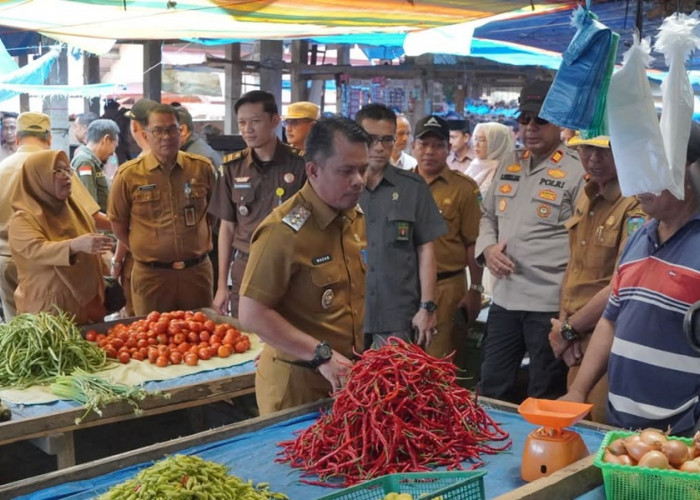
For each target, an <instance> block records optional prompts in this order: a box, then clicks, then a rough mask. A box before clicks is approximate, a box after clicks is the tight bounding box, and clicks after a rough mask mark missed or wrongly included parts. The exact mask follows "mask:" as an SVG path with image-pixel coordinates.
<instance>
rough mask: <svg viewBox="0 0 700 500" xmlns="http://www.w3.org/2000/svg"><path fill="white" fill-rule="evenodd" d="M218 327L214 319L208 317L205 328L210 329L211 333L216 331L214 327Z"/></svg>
mask: <svg viewBox="0 0 700 500" xmlns="http://www.w3.org/2000/svg"><path fill="white" fill-rule="evenodd" d="M215 328H216V323H214V322H213V321H212V320H210V319H208V320H206V321H205V322H204V329H205V330H206V331H208V332H209V333H214V329H215Z"/></svg>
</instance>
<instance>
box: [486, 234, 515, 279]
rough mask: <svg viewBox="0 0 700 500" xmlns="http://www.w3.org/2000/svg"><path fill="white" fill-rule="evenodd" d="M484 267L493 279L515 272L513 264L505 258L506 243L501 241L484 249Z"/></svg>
mask: <svg viewBox="0 0 700 500" xmlns="http://www.w3.org/2000/svg"><path fill="white" fill-rule="evenodd" d="M484 258H485V259H486V267H488V268H489V271H491V274H493V276H494V277H495V278H498V279H501V278H505V277H506V276H508V275H509V274H510V273H512V272H513V271H515V264H514V263H513V261H512V260H510V259H509V258H508V256H506V242H505V241H501V242H500V243H496V244H495V245H489V246H487V247H486V248H485V249H484Z"/></svg>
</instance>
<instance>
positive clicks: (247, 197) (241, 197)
mask: <svg viewBox="0 0 700 500" xmlns="http://www.w3.org/2000/svg"><path fill="white" fill-rule="evenodd" d="M255 188H256V186H255V185H253V183H252V182H240V183H238V182H237V183H235V184H234V185H233V189H232V191H231V193H232V196H231V199H232V201H233V203H234V204H235V205H237V206H241V205H250V204H252V203H253V201H254V200H255Z"/></svg>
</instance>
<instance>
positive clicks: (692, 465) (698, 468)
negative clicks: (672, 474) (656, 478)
mask: <svg viewBox="0 0 700 500" xmlns="http://www.w3.org/2000/svg"><path fill="white" fill-rule="evenodd" d="M680 470H682V471H683V472H692V473H695V474H700V464H699V463H697V462H696V461H694V460H688V461H687V462H683V465H681V467H680Z"/></svg>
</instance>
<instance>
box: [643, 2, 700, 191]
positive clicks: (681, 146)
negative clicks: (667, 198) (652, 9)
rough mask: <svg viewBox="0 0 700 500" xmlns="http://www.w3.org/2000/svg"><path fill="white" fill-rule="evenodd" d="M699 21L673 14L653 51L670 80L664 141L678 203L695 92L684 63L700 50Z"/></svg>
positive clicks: (663, 115)
mask: <svg viewBox="0 0 700 500" xmlns="http://www.w3.org/2000/svg"><path fill="white" fill-rule="evenodd" d="M698 24H699V23H698V19H697V18H694V17H691V16H686V15H685V14H673V15H671V16H669V17H667V18H666V19H664V22H663V23H662V24H661V27H660V28H659V34H658V35H657V37H656V43H655V44H654V49H655V50H656V51H657V52H661V53H662V54H663V55H664V57H665V59H666V65H668V67H669V70H668V76H667V77H666V79H665V80H664V81H663V83H662V84H661V95H662V99H663V107H662V110H663V111H662V112H661V123H660V125H661V137H662V138H663V143H664V147H665V150H666V159H667V161H668V168H669V169H670V183H669V185H668V186H667V189H668V190H669V191H670V192H671V194H673V195H674V196H675V197H676V198H678V199H679V200H682V199H683V197H684V193H685V190H684V188H683V182H684V180H685V160H686V150H687V147H688V139H689V138H690V125H691V122H692V120H693V106H694V103H693V100H694V98H693V88H692V87H691V85H690V80H689V78H688V73H687V72H686V69H685V61H686V60H687V59H688V56H690V54H691V53H692V52H693V51H695V50H696V49H698V48H700V38H698V37H697V36H695V35H694V34H693V29H694V28H695V27H696V26H697V25H698Z"/></svg>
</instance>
